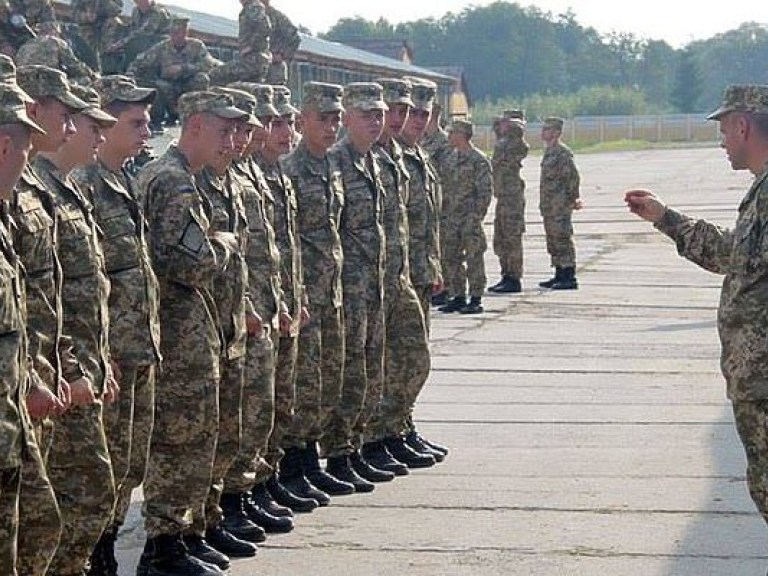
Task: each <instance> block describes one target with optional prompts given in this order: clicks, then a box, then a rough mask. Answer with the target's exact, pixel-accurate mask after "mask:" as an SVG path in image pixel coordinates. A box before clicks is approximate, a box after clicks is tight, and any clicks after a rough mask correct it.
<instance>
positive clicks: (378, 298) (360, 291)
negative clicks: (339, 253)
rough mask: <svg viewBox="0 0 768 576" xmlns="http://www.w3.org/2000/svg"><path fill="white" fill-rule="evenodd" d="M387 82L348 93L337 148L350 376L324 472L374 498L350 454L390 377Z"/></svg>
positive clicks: (354, 86)
mask: <svg viewBox="0 0 768 576" xmlns="http://www.w3.org/2000/svg"><path fill="white" fill-rule="evenodd" d="M382 97H383V89H382V86H381V84H376V83H374V82H353V83H351V84H348V85H347V86H345V88H344V100H343V104H344V109H345V110H346V112H345V115H344V126H345V127H346V130H347V133H346V135H345V136H344V138H342V139H341V140H340V141H339V142H338V143H337V144H336V145H335V146H334V147H333V148H331V150H330V151H329V154H330V155H332V157H333V161H334V162H338V165H339V167H340V169H341V174H342V179H343V187H344V208H343V210H342V213H341V226H340V236H341V246H342V250H343V252H344V266H343V268H342V286H343V289H344V295H343V300H344V311H343V314H344V348H345V351H344V354H345V360H344V376H343V386H342V393H341V400H340V401H339V403H338V405H337V406H336V408H335V410H334V412H333V416H332V417H331V418H330V420H329V424H328V428H327V429H326V431H325V434H324V435H323V438H321V444H322V448H323V452H324V453H325V454H326V455H327V456H328V462H327V466H326V472H328V473H329V474H331V475H332V476H334V477H335V478H337V479H338V480H342V481H344V482H349V483H351V484H352V485H354V487H355V490H356V491H357V492H370V491H372V490H373V489H374V485H373V484H372V483H370V482H368V481H367V480H364V479H363V478H360V476H358V474H357V473H356V472H355V469H354V468H353V466H352V462H351V461H350V456H351V455H352V454H353V453H354V452H355V451H356V450H357V448H358V447H359V446H358V444H359V437H356V435H359V432H360V428H359V427H358V418H359V417H360V416H361V414H362V411H363V409H364V406H365V396H366V393H367V391H368V390H371V391H375V390H378V391H379V392H380V391H381V389H382V385H383V384H382V383H383V378H384V301H383V298H384V294H383V292H384V288H383V281H384V250H385V239H384V229H383V227H382V214H381V212H382V202H383V195H384V189H383V187H382V184H381V175H380V167H379V164H378V162H377V160H376V157H375V154H374V153H373V151H372V148H373V145H374V144H375V143H376V141H377V140H378V139H379V137H380V136H381V132H382V130H383V129H384V111H385V110H387V104H386V103H385V102H384V100H383V98H382Z"/></svg>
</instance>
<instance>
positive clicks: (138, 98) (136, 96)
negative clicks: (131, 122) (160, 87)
mask: <svg viewBox="0 0 768 576" xmlns="http://www.w3.org/2000/svg"><path fill="white" fill-rule="evenodd" d="M93 87H94V88H95V89H96V91H97V92H98V93H99V95H100V96H101V105H102V106H109V105H110V104H112V102H129V103H133V102H136V103H141V104H151V103H152V102H153V101H154V99H155V95H156V94H157V91H156V90H154V89H153V88H142V87H141V86H139V85H138V84H136V80H134V79H133V78H131V77H130V76H123V75H122V74H113V75H110V76H102V77H101V78H99V79H97V80H96V81H95V82H94V83H93Z"/></svg>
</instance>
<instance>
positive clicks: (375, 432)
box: [365, 285, 430, 442]
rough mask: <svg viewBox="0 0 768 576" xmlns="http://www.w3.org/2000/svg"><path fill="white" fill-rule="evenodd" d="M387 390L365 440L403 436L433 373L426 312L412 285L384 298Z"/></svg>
mask: <svg viewBox="0 0 768 576" xmlns="http://www.w3.org/2000/svg"><path fill="white" fill-rule="evenodd" d="M384 312H385V338H384V391H383V394H382V397H381V402H380V403H379V405H378V407H377V409H376V412H375V413H374V415H373V417H372V418H371V420H370V421H369V422H368V429H367V430H366V433H365V441H366V442H373V441H376V440H381V439H382V438H384V437H387V436H399V435H400V434H402V433H403V431H404V430H405V420H406V417H407V416H408V414H410V411H411V408H412V406H413V404H414V403H415V402H416V397H417V396H418V395H419V392H421V389H422V388H423V387H424V383H425V382H426V381H427V377H428V376H429V370H430V357H429V344H428V342H427V328H426V324H425V323H424V313H423V310H422V303H421V302H420V299H419V296H418V295H417V294H416V291H415V290H414V289H413V287H412V286H410V285H409V286H405V287H402V288H401V287H398V289H396V290H392V291H388V292H387V293H386V294H385V295H384Z"/></svg>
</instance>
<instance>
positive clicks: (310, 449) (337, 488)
mask: <svg viewBox="0 0 768 576" xmlns="http://www.w3.org/2000/svg"><path fill="white" fill-rule="evenodd" d="M301 467H302V470H304V476H306V477H307V480H309V481H310V483H311V484H312V485H313V486H315V487H316V488H318V489H320V490H322V491H323V492H325V493H326V494H329V495H331V496H345V495H347V494H354V493H355V487H354V486H352V484H350V483H349V482H342V481H341V480H337V479H336V478H334V477H333V476H331V475H330V474H327V473H326V472H325V470H323V469H322V468H321V467H320V455H319V454H318V453H317V442H316V441H314V440H313V441H310V442H307V448H305V449H304V450H302V453H301Z"/></svg>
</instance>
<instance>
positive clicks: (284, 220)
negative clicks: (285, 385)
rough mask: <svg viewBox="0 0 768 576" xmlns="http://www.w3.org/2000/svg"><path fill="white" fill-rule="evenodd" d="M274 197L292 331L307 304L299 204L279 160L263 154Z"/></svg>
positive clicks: (261, 161)
mask: <svg viewBox="0 0 768 576" xmlns="http://www.w3.org/2000/svg"><path fill="white" fill-rule="evenodd" d="M257 161H258V164H259V167H260V168H261V170H262V172H263V173H264V178H265V180H266V181H267V185H268V186H269V189H270V191H271V192H272V196H273V197H274V220H273V222H272V224H273V226H274V229H275V239H276V240H277V247H278V248H279V249H280V284H281V286H282V293H283V301H284V302H285V303H286V304H287V305H288V310H289V312H290V314H291V317H292V318H293V323H294V325H293V327H292V328H293V330H292V333H296V332H297V331H298V329H299V321H300V319H301V307H302V306H303V305H305V304H306V300H305V296H304V277H303V271H302V266H301V244H300V239H299V229H298V222H297V219H296V217H297V212H298V207H297V205H296V192H295V191H294V189H293V184H292V183H291V181H290V179H289V178H288V177H287V176H286V175H285V173H284V172H283V169H282V166H281V165H280V163H279V162H278V163H276V164H268V163H267V162H266V161H265V160H264V158H263V157H258V159H257Z"/></svg>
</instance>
